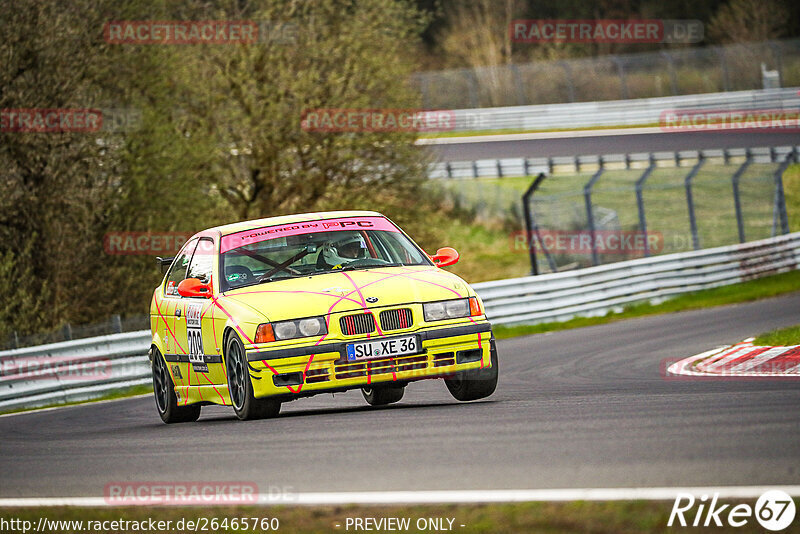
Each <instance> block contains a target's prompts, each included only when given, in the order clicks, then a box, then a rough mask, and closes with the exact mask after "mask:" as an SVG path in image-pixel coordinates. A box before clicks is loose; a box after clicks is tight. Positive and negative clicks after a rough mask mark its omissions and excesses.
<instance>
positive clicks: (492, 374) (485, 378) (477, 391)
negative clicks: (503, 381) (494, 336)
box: [444, 340, 497, 401]
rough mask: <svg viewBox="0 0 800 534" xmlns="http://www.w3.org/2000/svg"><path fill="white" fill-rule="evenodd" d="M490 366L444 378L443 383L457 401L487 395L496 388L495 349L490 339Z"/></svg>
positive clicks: (481, 397)
mask: <svg viewBox="0 0 800 534" xmlns="http://www.w3.org/2000/svg"><path fill="white" fill-rule="evenodd" d="M491 358H492V366H491V367H490V368H489V369H475V370H471V371H464V372H461V373H458V374H456V375H455V376H454V377H453V378H445V379H444V383H445V384H447V389H448V390H450V394H451V395H452V396H453V397H454V398H455V399H456V400H459V401H472V400H478V399H483V398H485V397H488V396H489V395H491V394H492V393H494V390H495V389H496V388H497V350H496V349H495V348H494V340H492V348H491Z"/></svg>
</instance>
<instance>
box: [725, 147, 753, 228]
mask: <svg viewBox="0 0 800 534" xmlns="http://www.w3.org/2000/svg"><path fill="white" fill-rule="evenodd" d="M726 153H727V151H726ZM751 161H752V153H751V152H750V149H749V148H748V149H746V151H745V160H744V163H742V164H741V166H740V167H739V168H738V169H736V172H735V173H733V178H731V183H732V184H733V205H734V207H735V208H736V227H737V228H738V230H739V243H744V241H745V238H744V217H743V216H742V201H741V197H740V196H739V180H740V179H741V178H742V175H743V174H744V171H746V170H747V167H749V166H750V163H751Z"/></svg>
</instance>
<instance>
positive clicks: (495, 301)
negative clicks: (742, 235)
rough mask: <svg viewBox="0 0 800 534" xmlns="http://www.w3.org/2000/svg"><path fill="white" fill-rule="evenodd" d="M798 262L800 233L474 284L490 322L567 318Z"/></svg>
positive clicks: (794, 265)
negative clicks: (574, 269)
mask: <svg viewBox="0 0 800 534" xmlns="http://www.w3.org/2000/svg"><path fill="white" fill-rule="evenodd" d="M798 266H800V232H796V233H793V234H786V235H781V236H778V237H773V238H770V239H764V240H761V241H753V242H750V243H744V244H740V245H732V246H727V247H719V248H712V249H705V250H697V251H692V252H684V253H680V254H669V255H664V256H657V257H651V258H641V259H636V260H629V261H623V262H618V263H611V264H609V265H602V266H599V267H589V268H586V269H580V270H576V271H567V272H561V273H552V274H544V275H539V276H526V277H523V278H514V279H511V280H499V281H496V282H484V283H480V284H473V285H472V287H473V288H475V290H476V291H477V292H478V294H479V295H480V296H481V298H482V299H483V303H484V305H485V306H486V314H487V315H488V317H489V319H490V320H491V321H492V324H534V323H540V322H550V321H566V320H568V319H571V318H573V317H576V316H597V315H604V314H605V313H606V312H608V311H612V310H619V309H621V308H622V307H624V306H625V305H628V304H633V303H636V302H644V301H651V302H654V303H655V302H660V301H662V300H664V299H666V298H669V297H672V296H675V295H680V294H682V293H689V292H692V291H698V290H701V289H708V288H712V287H718V286H724V285H728V284H735V283H738V282H743V281H746V280H751V279H754V278H760V277H762V276H767V275H771V274H777V273H782V272H788V271H792V270H795V269H797V268H798Z"/></svg>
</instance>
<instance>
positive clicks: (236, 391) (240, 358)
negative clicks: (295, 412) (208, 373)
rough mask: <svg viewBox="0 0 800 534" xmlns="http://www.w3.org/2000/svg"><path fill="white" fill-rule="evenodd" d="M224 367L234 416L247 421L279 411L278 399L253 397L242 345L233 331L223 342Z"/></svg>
mask: <svg viewBox="0 0 800 534" xmlns="http://www.w3.org/2000/svg"><path fill="white" fill-rule="evenodd" d="M225 369H226V370H227V374H228V393H229V394H230V397H231V404H233V411H234V412H235V413H236V417H238V418H239V419H240V420H242V421H249V420H253V419H266V418H268V417H275V416H276V415H278V413H279V412H280V411H281V403H280V401H277V400H275V399H257V398H256V397H255V394H254V393H253V382H252V380H250V366H249V365H248V363H247V358H246V357H245V351H244V345H243V344H242V341H241V340H240V339H239V336H237V335H236V334H235V333H231V334H230V335H229V336H228V341H227V343H226V344H225Z"/></svg>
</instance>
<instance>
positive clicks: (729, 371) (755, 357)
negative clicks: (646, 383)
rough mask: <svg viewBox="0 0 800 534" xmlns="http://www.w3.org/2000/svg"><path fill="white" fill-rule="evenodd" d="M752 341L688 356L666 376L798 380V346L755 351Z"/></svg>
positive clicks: (760, 348) (671, 366) (799, 350)
mask: <svg viewBox="0 0 800 534" xmlns="http://www.w3.org/2000/svg"><path fill="white" fill-rule="evenodd" d="M753 339H754V338H749V339H745V340H744V341H742V342H741V343H737V344H736V345H731V346H728V347H720V348H716V349H713V350H709V351H706V352H702V353H700V354H695V355H694V356H689V357H688V358H685V359H683V360H680V361H679V362H676V363H673V364H672V365H670V366H669V368H667V374H668V375H684V376H703V377H772V378H795V379H797V378H800V345H793V346H789V347H759V346H756V345H753Z"/></svg>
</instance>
